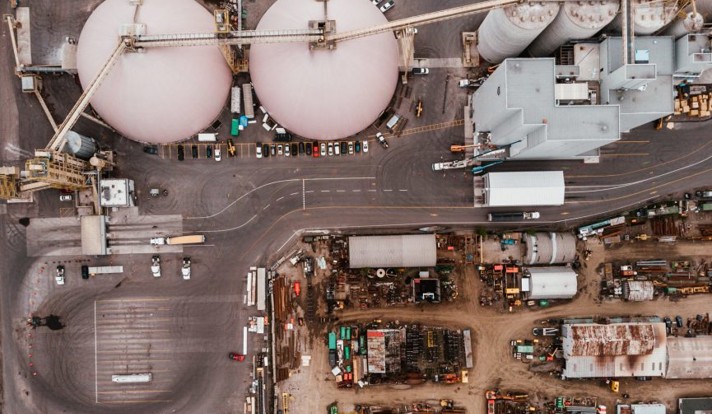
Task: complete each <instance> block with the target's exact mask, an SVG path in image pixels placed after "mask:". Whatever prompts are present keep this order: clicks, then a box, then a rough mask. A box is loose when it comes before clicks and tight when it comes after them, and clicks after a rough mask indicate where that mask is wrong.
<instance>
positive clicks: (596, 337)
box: [561, 322, 667, 378]
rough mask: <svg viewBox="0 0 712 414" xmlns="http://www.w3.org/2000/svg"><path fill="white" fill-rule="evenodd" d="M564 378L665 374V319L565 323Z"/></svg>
mask: <svg viewBox="0 0 712 414" xmlns="http://www.w3.org/2000/svg"><path fill="white" fill-rule="evenodd" d="M561 333H562V336H563V351H564V358H565V359H566V366H565V368H564V371H563V373H562V377H563V378H609V377H662V376H663V375H664V374H665V368H666V363H667V354H666V343H667V342H666V339H667V335H666V332H665V324H664V323H662V322H622V323H610V324H597V323H580V324H567V323H565V324H564V325H562V330H561Z"/></svg>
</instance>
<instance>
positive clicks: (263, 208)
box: [262, 204, 272, 210]
mask: <svg viewBox="0 0 712 414" xmlns="http://www.w3.org/2000/svg"><path fill="white" fill-rule="evenodd" d="M271 205H272V204H267V205H266V206H264V207H262V210H267V209H268V208H269V206H271Z"/></svg>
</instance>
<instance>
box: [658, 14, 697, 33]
mask: <svg viewBox="0 0 712 414" xmlns="http://www.w3.org/2000/svg"><path fill="white" fill-rule="evenodd" d="M704 24H705V19H704V18H703V17H702V15H701V14H700V13H693V12H689V13H687V14H686V15H685V18H684V19H677V20H675V21H674V22H673V23H672V24H671V25H670V26H668V27H667V29H665V32H664V34H665V35H667V36H672V37H674V38H675V39H677V38H679V37H682V36H684V35H686V34H688V33H697V32H699V31H700V30H702V26H703V25H704Z"/></svg>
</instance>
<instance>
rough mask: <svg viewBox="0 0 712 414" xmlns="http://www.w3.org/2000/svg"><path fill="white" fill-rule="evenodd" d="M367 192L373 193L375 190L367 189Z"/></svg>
mask: <svg viewBox="0 0 712 414" xmlns="http://www.w3.org/2000/svg"><path fill="white" fill-rule="evenodd" d="M368 192H369V193H375V192H376V190H374V189H369V190H368Z"/></svg>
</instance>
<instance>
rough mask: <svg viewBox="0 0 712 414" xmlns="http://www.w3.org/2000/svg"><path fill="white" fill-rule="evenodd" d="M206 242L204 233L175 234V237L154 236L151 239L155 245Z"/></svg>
mask: <svg viewBox="0 0 712 414" xmlns="http://www.w3.org/2000/svg"><path fill="white" fill-rule="evenodd" d="M201 243H205V236H204V235H202V234H192V235H189V236H175V237H153V238H152V239H151V244H152V245H154V246H160V245H163V244H201Z"/></svg>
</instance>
